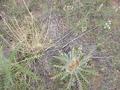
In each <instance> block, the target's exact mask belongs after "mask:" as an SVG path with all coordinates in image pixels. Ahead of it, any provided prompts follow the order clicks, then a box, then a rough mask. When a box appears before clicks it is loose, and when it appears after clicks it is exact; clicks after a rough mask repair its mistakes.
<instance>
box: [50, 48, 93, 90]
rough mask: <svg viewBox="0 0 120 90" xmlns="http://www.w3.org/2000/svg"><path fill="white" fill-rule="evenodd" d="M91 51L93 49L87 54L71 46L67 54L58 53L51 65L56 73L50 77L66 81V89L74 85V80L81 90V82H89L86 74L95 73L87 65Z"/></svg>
mask: <svg viewBox="0 0 120 90" xmlns="http://www.w3.org/2000/svg"><path fill="white" fill-rule="evenodd" d="M92 52H93V50H91V51H90V52H89V54H88V55H85V54H84V53H83V52H82V50H81V49H80V48H73V49H72V50H71V51H70V52H69V53H68V54H66V53H60V55H59V56H55V58H56V59H58V61H56V62H54V65H53V66H54V67H55V68H56V69H57V72H58V73H57V74H56V75H55V76H53V77H52V79H56V78H59V79H60V80H66V81H68V85H67V89H71V87H74V86H75V82H77V84H78V86H79V88H80V90H81V89H82V87H83V86H84V85H83V82H84V84H85V82H86V84H87V83H89V81H88V80H87V76H88V75H90V74H95V71H94V70H93V69H91V68H90V66H89V65H88V62H89V61H90V60H91V57H92ZM59 61H60V62H59Z"/></svg>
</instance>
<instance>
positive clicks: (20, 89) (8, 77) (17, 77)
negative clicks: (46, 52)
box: [0, 47, 38, 90]
mask: <svg viewBox="0 0 120 90" xmlns="http://www.w3.org/2000/svg"><path fill="white" fill-rule="evenodd" d="M37 78H38V77H37V76H36V75H35V74H34V73H33V72H32V71H31V70H30V68H29V67H28V66H27V65H25V63H19V62H17V61H16V51H13V52H11V54H10V55H9V56H8V57H5V56H4V54H3V49H2V47H0V90H27V89H28V88H30V84H31V83H30V81H31V80H32V81H33V80H37Z"/></svg>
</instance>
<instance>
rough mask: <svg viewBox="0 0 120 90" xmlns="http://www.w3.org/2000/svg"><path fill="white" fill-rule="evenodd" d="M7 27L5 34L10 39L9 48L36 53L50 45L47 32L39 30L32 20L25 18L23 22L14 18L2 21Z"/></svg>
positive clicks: (28, 17)
mask: <svg viewBox="0 0 120 90" xmlns="http://www.w3.org/2000/svg"><path fill="white" fill-rule="evenodd" d="M3 22H4V24H5V25H6V26H7V27H8V30H6V31H5V32H6V33H7V34H8V36H10V37H11V38H12V45H11V48H16V47H18V48H19V50H20V51H22V52H24V53H32V54H33V53H38V52H41V51H43V50H44V49H46V48H47V47H48V46H50V45H51V40H50V39H49V37H48V36H47V31H46V30H44V28H42V29H41V28H40V26H38V25H37V22H36V21H35V19H34V18H31V17H30V16H25V17H24V19H23V20H20V21H18V20H17V19H16V18H13V19H11V20H10V21H7V20H5V19H3Z"/></svg>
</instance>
